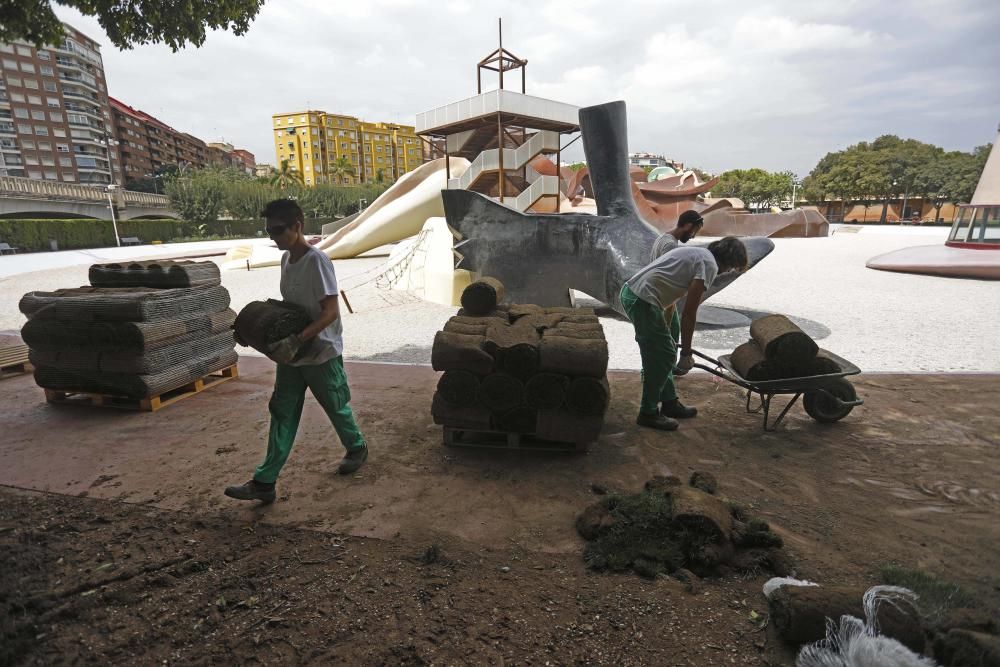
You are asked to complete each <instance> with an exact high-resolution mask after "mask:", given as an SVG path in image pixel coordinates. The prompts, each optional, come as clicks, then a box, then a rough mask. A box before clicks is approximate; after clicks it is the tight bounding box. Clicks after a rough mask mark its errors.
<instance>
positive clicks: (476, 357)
mask: <svg viewBox="0 0 1000 667" xmlns="http://www.w3.org/2000/svg"><path fill="white" fill-rule="evenodd" d="M484 340H486V339H485V338H484V337H483V336H469V335H466V334H459V333H450V332H447V331H438V332H437V333H436V334H434V345H433V346H432V347H431V367H432V368H433V369H434V370H436V371H453V370H454V371H469V372H470V373H475V374H476V375H486V374H487V373H490V372H492V370H493V357H491V356H490V355H489V353H488V352H486V350H484V349H483V348H482V345H483V341H484Z"/></svg>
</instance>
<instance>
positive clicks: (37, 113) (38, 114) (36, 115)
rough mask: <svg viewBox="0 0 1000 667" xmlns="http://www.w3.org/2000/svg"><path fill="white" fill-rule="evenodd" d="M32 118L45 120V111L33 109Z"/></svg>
mask: <svg viewBox="0 0 1000 667" xmlns="http://www.w3.org/2000/svg"><path fill="white" fill-rule="evenodd" d="M31 119H32V120H45V112H44V111H38V110H35V111H32V112H31Z"/></svg>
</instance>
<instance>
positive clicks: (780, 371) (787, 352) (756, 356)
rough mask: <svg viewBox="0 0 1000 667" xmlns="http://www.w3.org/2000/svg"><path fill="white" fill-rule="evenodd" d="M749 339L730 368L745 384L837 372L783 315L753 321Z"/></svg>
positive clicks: (837, 368) (832, 362)
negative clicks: (746, 381) (734, 370)
mask: <svg viewBox="0 0 1000 667" xmlns="http://www.w3.org/2000/svg"><path fill="white" fill-rule="evenodd" d="M750 338H751V339H750V340H749V341H747V342H746V343H743V344H742V345H740V346H739V347H737V348H736V349H735V350H734V351H733V354H732V357H731V361H732V364H733V368H735V369H736V370H737V372H739V374H740V376H741V377H743V379H745V380H750V381H751V382H764V381H767V380H780V379H784V378H797V377H808V376H812V375H827V374H829V373H839V372H840V366H839V365H837V362H835V361H834V360H833V359H831V358H830V357H828V356H827V355H826V354H824V353H823V352H822V351H821V350H820V349H819V346H817V345H816V341H814V340H813V339H812V338H810V337H809V335H808V334H807V333H806V332H804V331H802V329H800V328H799V327H798V326H796V325H795V323H793V322H792V321H791V320H790V319H788V318H787V317H785V316H784V315H768V316H766V317H761V318H758V319H756V320H754V321H753V322H752V323H751V324H750Z"/></svg>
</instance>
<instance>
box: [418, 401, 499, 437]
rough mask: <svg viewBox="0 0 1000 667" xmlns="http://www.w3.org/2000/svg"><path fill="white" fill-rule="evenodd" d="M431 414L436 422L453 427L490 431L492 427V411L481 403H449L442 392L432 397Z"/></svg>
mask: <svg viewBox="0 0 1000 667" xmlns="http://www.w3.org/2000/svg"><path fill="white" fill-rule="evenodd" d="M431 416H432V417H433V418H434V423H435V424H441V425H442V426H451V427H452V428H467V429H472V430H476V431H488V430H490V428H491V423H490V411H489V410H487V409H486V408H484V407H482V406H479V405H472V406H465V407H463V406H460V405H454V404H453V403H449V402H448V401H446V400H445V399H444V397H443V396H441V394H438V393H437V392H435V393H434V398H433V399H431Z"/></svg>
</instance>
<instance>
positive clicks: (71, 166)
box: [0, 24, 122, 186]
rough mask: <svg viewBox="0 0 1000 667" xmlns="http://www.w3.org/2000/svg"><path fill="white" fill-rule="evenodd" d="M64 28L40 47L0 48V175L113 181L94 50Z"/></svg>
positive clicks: (106, 107)
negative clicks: (56, 39) (61, 35)
mask: <svg viewBox="0 0 1000 667" xmlns="http://www.w3.org/2000/svg"><path fill="white" fill-rule="evenodd" d="M64 28H65V37H64V39H63V41H62V43H61V44H58V45H51V46H47V47H45V48H41V49H38V48H35V47H34V46H33V45H31V44H28V43H26V42H20V41H18V42H14V43H10V44H2V43H0V175H5V176H20V177H26V178H34V179H39V180H47V181H62V182H70V183H81V184H85V185H99V186H104V185H108V184H110V183H121V182H122V170H121V165H120V162H119V154H118V150H117V148H116V146H115V145H114V141H113V139H114V133H113V130H112V122H111V121H112V119H111V108H110V104H109V98H108V88H107V82H106V80H105V76H104V63H103V61H102V59H101V51H100V45H99V44H97V42H95V41H94V40H92V39H90V38H89V37H87V36H86V35H84V34H83V33H81V32H80V31H79V30H76V29H75V28H73V27H72V26H69V25H66V24H64Z"/></svg>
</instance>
